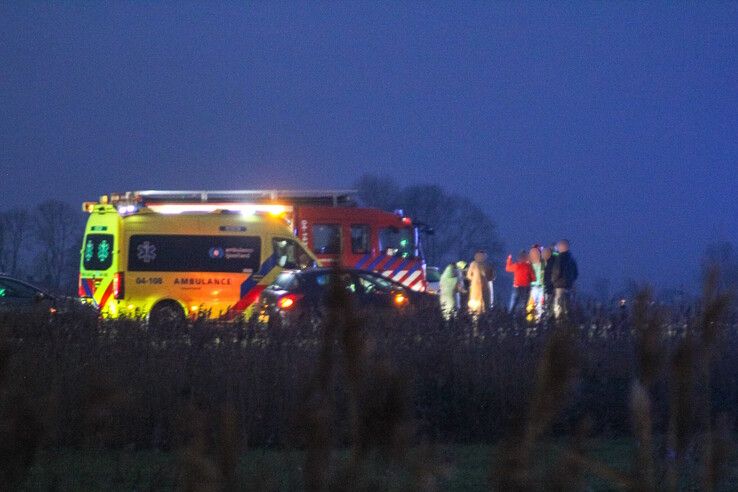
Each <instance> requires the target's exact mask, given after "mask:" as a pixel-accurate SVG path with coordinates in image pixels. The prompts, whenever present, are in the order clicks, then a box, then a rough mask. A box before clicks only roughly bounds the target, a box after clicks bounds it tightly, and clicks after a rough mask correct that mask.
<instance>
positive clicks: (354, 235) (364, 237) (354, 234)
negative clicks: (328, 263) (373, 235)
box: [351, 224, 369, 255]
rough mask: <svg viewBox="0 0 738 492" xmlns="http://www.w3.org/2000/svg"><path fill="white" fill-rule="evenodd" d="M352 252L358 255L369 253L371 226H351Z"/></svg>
mask: <svg viewBox="0 0 738 492" xmlns="http://www.w3.org/2000/svg"><path fill="white" fill-rule="evenodd" d="M351 252H352V253H354V254H356V255H363V254H366V253H368V252H369V226H368V225H364V224H361V225H357V224H354V225H352V226H351Z"/></svg>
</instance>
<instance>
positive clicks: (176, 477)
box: [22, 439, 633, 491]
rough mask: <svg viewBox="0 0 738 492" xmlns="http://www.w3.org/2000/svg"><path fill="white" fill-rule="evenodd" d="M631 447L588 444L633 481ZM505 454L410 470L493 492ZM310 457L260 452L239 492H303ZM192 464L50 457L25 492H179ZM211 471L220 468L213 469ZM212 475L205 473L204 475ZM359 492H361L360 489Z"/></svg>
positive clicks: (451, 458)
mask: <svg viewBox="0 0 738 492" xmlns="http://www.w3.org/2000/svg"><path fill="white" fill-rule="evenodd" d="M632 446H633V444H632V442H631V441H629V440H626V439H612V440H591V441H589V442H588V443H587V449H588V452H589V453H591V456H592V457H594V458H597V459H598V460H602V461H603V462H605V463H607V464H608V465H610V466H612V467H614V468H615V469H618V470H621V471H622V472H623V473H627V471H628V468H629V467H630V462H629V456H630V455H631V453H632ZM555 449H557V448H556V446H552V447H551V449H547V450H544V449H540V450H539V451H538V452H539V453H541V455H542V456H541V457H540V458H541V459H540V460H538V461H539V463H541V464H542V465H543V466H545V465H549V466H555V463H556V460H557V458H558V456H557V452H556V451H555ZM498 452H499V448H498V447H495V446H488V445H467V446H462V445H456V446H436V447H434V448H433V449H426V448H413V449H411V450H410V451H409V453H408V454H407V455H406V456H405V457H404V459H405V460H406V462H408V463H412V462H413V461H417V460H427V461H428V463H426V464H429V463H430V464H432V469H433V470H435V476H434V480H435V483H436V484H437V485H438V486H440V488H441V489H443V490H449V491H457V490H458V491H462V490H464V491H467V490H468V491H476V490H478V491H482V490H489V488H490V485H489V474H490V464H491V463H493V462H494V461H495V460H496V458H497V453H498ZM335 454H336V460H335V462H336V468H337V470H334V472H335V473H338V469H339V468H340V467H341V464H342V463H345V462H346V460H347V459H348V452H347V451H339V452H336V453H335ZM547 457H548V458H547ZM304 460H305V455H304V453H303V452H300V451H277V450H254V451H250V452H248V453H246V454H244V455H242V456H241V458H240V461H239V464H238V467H237V472H236V473H237V479H238V483H239V484H240V486H241V488H247V489H248V488H251V487H254V488H259V489H261V490H284V491H289V490H298V489H302V488H303V480H302V466H303V463H304ZM186 461H187V457H186V456H185V455H183V454H178V453H162V452H157V451H95V450H86V451H80V450H60V451H51V450H49V451H44V452H43V453H42V454H41V455H40V456H38V459H37V461H36V464H35V465H34V467H33V468H32V469H31V473H30V476H29V477H28V479H27V480H26V481H25V483H24V484H23V486H22V490H52V489H57V490H58V489H62V490H108V491H113V490H174V489H179V488H180V487H181V483H182V476H181V473H182V469H183V468H184V467H185V466H187V464H186ZM212 466H215V465H214V464H212ZM364 467H366V468H365V470H364V471H365V472H370V473H363V474H362V475H363V476H371V477H372V483H366V482H365V483H363V484H361V485H363V486H364V487H365V488H366V489H371V488H380V489H383V490H408V488H411V489H412V488H413V487H412V486H413V484H416V483H417V481H416V480H417V477H416V476H413V473H412V466H410V467H404V469H398V467H397V466H395V465H394V464H390V463H388V462H387V461H386V460H383V459H382V458H381V457H379V456H374V459H373V460H371V462H370V463H368V464H367V463H365V464H364ZM204 468H206V467H204ZM588 486H589V487H588V488H590V489H591V490H608V489H609V488H612V486H611V485H608V484H605V483H604V482H603V481H602V480H595V479H592V478H591V477H590V480H589V481H588ZM357 488H363V487H360V486H359V484H357Z"/></svg>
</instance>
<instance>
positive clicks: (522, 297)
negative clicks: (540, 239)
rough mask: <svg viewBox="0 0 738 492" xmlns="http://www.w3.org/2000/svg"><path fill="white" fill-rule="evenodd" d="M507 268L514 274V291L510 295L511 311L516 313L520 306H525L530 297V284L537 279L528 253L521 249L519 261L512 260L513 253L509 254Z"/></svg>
mask: <svg viewBox="0 0 738 492" xmlns="http://www.w3.org/2000/svg"><path fill="white" fill-rule="evenodd" d="M505 270H506V271H508V272H510V273H512V274H513V291H512V295H511V296H510V313H512V314H515V313H516V311H517V309H518V306H521V305H522V306H523V308H525V303H527V302H528V298H529V297H530V284H531V282H533V281H534V280H535V275H534V273H533V268H532V267H531V266H530V262H529V261H528V253H527V252H526V251H524V250H523V251H521V252H520V253H519V254H518V261H517V262H514V261H512V255H508V257H507V263H506V265H505Z"/></svg>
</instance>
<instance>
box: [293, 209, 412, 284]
mask: <svg viewBox="0 0 738 492" xmlns="http://www.w3.org/2000/svg"><path fill="white" fill-rule="evenodd" d="M293 226H294V227H295V234H296V235H297V237H298V238H300V239H301V240H302V242H303V243H305V244H307V245H308V247H309V248H310V250H311V251H312V252H313V254H315V256H316V257H317V258H318V260H319V261H320V263H321V264H322V265H324V266H333V265H340V266H343V267H349V268H359V269H362V270H371V271H375V272H378V273H382V274H383V275H384V276H386V277H389V278H392V279H394V280H396V281H398V282H400V283H402V284H404V285H405V286H407V287H408V288H410V289H413V290H419V291H422V290H425V287H426V283H425V261H424V260H423V257H422V254H421V251H422V250H421V248H420V243H419V235H418V230H417V227H415V225H414V224H413V222H412V220H411V219H410V218H409V217H404V216H403V215H402V213H401V212H399V211H398V212H397V213H392V212H387V211H384V210H379V209H375V208H363V207H355V206H335V207H326V206H309V205H298V206H295V207H294V216H293Z"/></svg>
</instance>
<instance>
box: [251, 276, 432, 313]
mask: <svg viewBox="0 0 738 492" xmlns="http://www.w3.org/2000/svg"><path fill="white" fill-rule="evenodd" d="M332 279H338V281H340V283H341V285H342V286H343V288H345V289H346V291H347V292H348V298H349V299H350V300H351V301H352V302H353V303H354V306H353V307H354V308H355V309H357V310H362V309H370V310H372V311H375V312H376V311H388V312H393V313H397V314H411V313H415V312H417V310H418V309H424V308H426V307H428V306H432V305H434V303H433V302H432V299H431V298H432V296H429V295H428V294H424V293H420V292H415V291H412V290H409V289H408V288H406V287H405V286H404V285H402V284H400V283H398V282H394V281H392V280H390V279H388V278H386V277H384V276H382V275H380V274H378V273H374V272H368V271H363V270H353V269H345V270H339V271H334V270H333V269H330V268H314V269H309V270H299V271H284V272H282V273H281V274H279V276H278V277H277V278H276V280H275V281H274V283H272V284H271V285H270V286H268V287H267V288H266V289H264V291H263V292H262V293H261V296H260V297H259V301H258V303H257V306H256V311H255V315H256V316H257V319H258V321H259V322H260V323H262V324H268V325H274V324H279V325H288V324H294V323H296V322H300V321H301V320H305V319H313V320H314V319H316V317H317V318H320V317H322V315H323V314H324V311H325V302H326V294H327V293H328V288H329V285H330V282H331V280H332Z"/></svg>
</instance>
